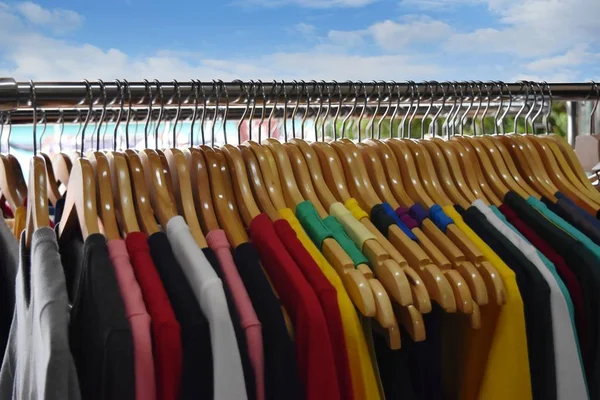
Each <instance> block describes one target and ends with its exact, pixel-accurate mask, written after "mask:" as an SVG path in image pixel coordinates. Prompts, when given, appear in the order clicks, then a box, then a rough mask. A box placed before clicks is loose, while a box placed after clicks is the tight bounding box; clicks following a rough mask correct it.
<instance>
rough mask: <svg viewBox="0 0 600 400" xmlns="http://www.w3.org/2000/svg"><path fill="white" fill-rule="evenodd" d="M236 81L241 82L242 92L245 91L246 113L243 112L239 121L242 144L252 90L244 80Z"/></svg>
mask: <svg viewBox="0 0 600 400" xmlns="http://www.w3.org/2000/svg"><path fill="white" fill-rule="evenodd" d="M234 82H238V83H239V84H240V93H241V92H244V93H245V100H244V102H245V103H246V109H245V110H244V113H243V114H242V116H241V118H240V120H239V121H238V123H237V132H238V146H239V145H240V144H242V123H243V122H244V118H246V114H248V109H249V108H250V90H249V89H248V86H247V85H246V84H244V82H242V81H240V80H239V79H237V80H235V81H234ZM240 96H241V95H240Z"/></svg>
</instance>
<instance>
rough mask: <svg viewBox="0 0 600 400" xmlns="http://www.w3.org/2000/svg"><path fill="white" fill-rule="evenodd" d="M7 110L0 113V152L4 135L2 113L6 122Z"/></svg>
mask: <svg viewBox="0 0 600 400" xmlns="http://www.w3.org/2000/svg"><path fill="white" fill-rule="evenodd" d="M8 113H9V112H8V111H7V112H5V113H4V112H3V113H0V153H2V138H3V136H4V115H6V121H7V122H8Z"/></svg>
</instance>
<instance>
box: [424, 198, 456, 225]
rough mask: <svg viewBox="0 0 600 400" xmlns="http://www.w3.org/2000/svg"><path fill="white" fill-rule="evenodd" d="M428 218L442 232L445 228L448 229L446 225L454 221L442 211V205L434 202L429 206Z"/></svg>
mask: <svg viewBox="0 0 600 400" xmlns="http://www.w3.org/2000/svg"><path fill="white" fill-rule="evenodd" d="M429 218H430V219H431V220H432V221H433V223H434V224H435V226H437V227H438V228H439V229H440V230H441V231H442V232H446V229H448V225H451V224H453V223H454V221H452V218H450V217H448V216H447V215H446V214H445V213H444V210H442V207H440V206H439V205H437V204H434V205H432V206H431V207H430V208H429Z"/></svg>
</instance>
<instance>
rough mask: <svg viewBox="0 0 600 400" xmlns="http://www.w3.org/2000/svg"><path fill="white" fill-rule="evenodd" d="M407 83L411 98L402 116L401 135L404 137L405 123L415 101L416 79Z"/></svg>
mask: <svg viewBox="0 0 600 400" xmlns="http://www.w3.org/2000/svg"><path fill="white" fill-rule="evenodd" d="M407 85H408V89H407V90H409V91H410V95H409V100H410V103H408V108H407V109H406V113H405V114H404V115H403V116H402V119H401V120H400V130H399V137H401V138H404V132H405V129H404V124H405V122H406V119H407V118H408V116H409V114H410V112H411V110H412V106H413V103H414V101H415V82H414V81H407Z"/></svg>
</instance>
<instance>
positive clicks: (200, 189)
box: [184, 147, 219, 232]
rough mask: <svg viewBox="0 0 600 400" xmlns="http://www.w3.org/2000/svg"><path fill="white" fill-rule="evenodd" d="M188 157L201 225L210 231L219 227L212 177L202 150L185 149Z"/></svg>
mask: <svg viewBox="0 0 600 400" xmlns="http://www.w3.org/2000/svg"><path fill="white" fill-rule="evenodd" d="M184 154H185V156H186V158H187V159H188V163H189V168H190V178H191V182H192V194H193V196H194V204H195V205H196V212H197V214H198V217H199V219H200V225H201V227H202V230H203V231H204V232H210V231H212V230H215V229H219V222H218V220H217V216H216V214H215V209H214V206H213V201H212V194H211V191H210V178H209V176H208V167H207V166H206V160H205V159H204V154H203V153H202V151H201V150H200V149H198V148H195V147H190V148H189V149H187V150H184Z"/></svg>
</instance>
